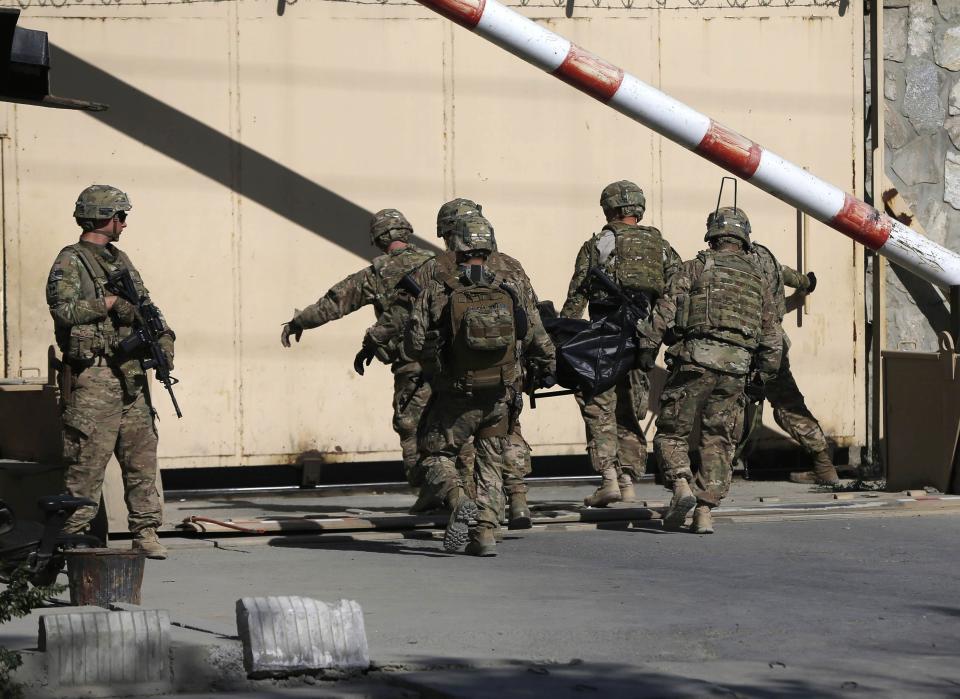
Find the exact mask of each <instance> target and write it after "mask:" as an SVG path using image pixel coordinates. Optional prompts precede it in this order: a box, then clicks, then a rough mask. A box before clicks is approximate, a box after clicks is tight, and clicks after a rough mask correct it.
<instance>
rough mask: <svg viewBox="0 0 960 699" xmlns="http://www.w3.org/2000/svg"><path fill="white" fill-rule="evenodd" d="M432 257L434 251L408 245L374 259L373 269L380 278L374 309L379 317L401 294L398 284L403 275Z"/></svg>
mask: <svg viewBox="0 0 960 699" xmlns="http://www.w3.org/2000/svg"><path fill="white" fill-rule="evenodd" d="M431 257H433V253H432V252H427V251H425V250H420V249H419V248H416V247H414V246H413V245H408V246H407V247H405V248H404V249H403V250H401V251H400V252H399V253H397V254H395V255H391V254H389V253H387V254H386V255H380V256H378V257H376V258H375V259H374V260H373V271H374V272H375V273H376V275H377V278H378V279H379V280H380V285H379V288H378V289H377V298H376V299H375V300H374V310H375V311H376V314H377V317H379V316H380V314H381V313H383V311H384V310H385V309H387V308H389V307H390V306H392V305H393V304H394V302H395V301H396V299H397V297H398V295H399V292H398V291H397V284H398V283H400V280H401V279H403V276H404V275H405V274H409V273H410V272H412V271H413V270H415V269H417V268H418V267H420V265H422V264H423V263H424V262H426V261H427V260H429V259H430V258H431Z"/></svg>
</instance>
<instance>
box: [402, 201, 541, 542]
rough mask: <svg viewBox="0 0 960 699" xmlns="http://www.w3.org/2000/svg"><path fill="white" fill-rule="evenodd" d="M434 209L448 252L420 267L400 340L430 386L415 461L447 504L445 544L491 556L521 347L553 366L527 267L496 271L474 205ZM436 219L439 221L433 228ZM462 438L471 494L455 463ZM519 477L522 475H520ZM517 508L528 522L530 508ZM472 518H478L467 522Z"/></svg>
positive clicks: (485, 224) (498, 265)
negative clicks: (448, 214)
mask: <svg viewBox="0 0 960 699" xmlns="http://www.w3.org/2000/svg"><path fill="white" fill-rule="evenodd" d="M454 206H455V205H454V204H453V203H451V207H450V208H454ZM443 214H444V210H443V209H441V216H440V217H438V230H443V231H446V235H445V236H444V237H445V240H446V242H447V247H448V252H446V253H443V254H441V255H438V256H437V257H436V258H435V259H434V261H433V262H432V263H431V265H430V269H427V268H424V269H423V270H421V272H420V279H421V281H422V285H421V286H422V293H421V294H420V295H419V296H418V297H417V300H416V303H415V304H414V308H413V311H412V312H411V316H410V322H409V324H408V326H407V330H406V337H405V343H404V347H405V349H406V351H407V353H408V354H409V355H410V356H411V357H416V358H418V359H419V360H420V361H421V363H422V364H423V366H424V370H425V371H426V372H427V374H428V375H429V376H430V384H431V387H432V390H433V392H434V399H433V401H432V402H431V404H430V407H429V409H428V411H427V413H426V415H424V417H423V424H422V425H421V428H420V435H421V436H420V443H419V448H420V454H421V461H420V468H421V470H422V472H423V479H424V493H425V495H427V496H432V497H433V498H434V499H435V500H436V501H439V502H441V503H443V504H444V505H445V506H446V507H448V508H449V509H450V512H451V514H450V520H449V522H448V524H447V529H446V531H445V532H444V544H443V545H444V548H445V549H446V550H448V551H457V550H459V549H460V548H461V547H463V546H464V544H467V553H469V554H472V555H477V556H491V555H495V553H496V551H495V547H496V544H495V541H496V533H497V531H498V530H499V528H500V513H501V512H502V510H503V478H504V473H505V471H509V470H510V469H511V466H510V461H511V459H514V458H515V456H512V455H513V454H516V450H515V449H514V448H512V446H511V442H512V439H513V438H512V437H511V434H512V433H513V434H515V435H516V436H518V437H519V433H518V432H516V431H515V430H514V423H515V422H516V419H517V417H518V414H519V410H518V404H522V403H520V391H519V389H518V386H519V383H520V360H521V357H525V358H526V360H527V361H529V362H530V363H531V364H534V365H536V366H537V369H538V373H539V374H540V375H542V376H544V377H549V376H552V375H553V374H554V372H555V370H556V366H555V360H554V352H553V345H552V344H551V343H550V339H549V338H548V336H547V334H546V332H545V331H544V329H543V325H542V323H541V322H540V315H539V313H538V312H537V308H536V305H535V304H534V303H533V302H532V301H531V300H532V299H534V298H536V297H535V294H534V292H533V289H532V288H531V287H530V284H529V281H528V279H527V277H526V274H525V273H524V274H522V275H517V274H510V273H507V272H504V271H502V270H504V269H505V263H504V262H503V261H502V260H501V259H498V258H500V257H501V253H499V252H497V251H496V240H495V238H494V232H493V226H492V225H491V224H490V222H489V221H488V220H487V219H486V218H485V217H484V216H483V215H482V214H481V213H480V212H479V207H477V210H476V211H475V212H474V213H469V212H461V215H460V216H459V218H457V219H456V221H455V222H449V221H448V222H446V223H444V222H443V221H442V219H443ZM441 224H442V225H444V226H447V227H446V228H443V229H440V228H439V226H440V225H441ZM517 267H519V263H517ZM498 270H500V271H498ZM521 272H522V268H521ZM546 381H547V383H549V378H547V379H546ZM471 439H473V444H474V450H475V452H476V457H475V459H476V461H475V468H474V484H475V488H476V498H475V499H474V498H472V497H471V496H470V493H469V492H468V490H467V488H465V487H464V486H465V484H464V483H463V482H462V477H461V476H460V475H459V474H458V473H457V468H456V464H455V459H456V457H457V455H458V454H460V453H461V449H462V448H463V446H464V445H465V444H466V443H467V442H468V441H469V440H471ZM519 439H520V440H522V437H519ZM524 445H526V442H524ZM527 453H529V447H527ZM519 480H520V482H521V485H522V476H521V477H520V479H519ZM524 490H525V487H524ZM511 504H513V497H512V496H511ZM523 504H524V507H526V501H525V499H524V501H523ZM511 510H513V508H511ZM513 514H514V513H513V511H511V517H513ZM526 517H527V520H528V522H529V513H527V516H526ZM471 519H476V520H477V526H476V527H474V528H473V529H472V530H471V529H468V522H469V521H470V520H471ZM527 526H529V523H527ZM468 539H469V543H468Z"/></svg>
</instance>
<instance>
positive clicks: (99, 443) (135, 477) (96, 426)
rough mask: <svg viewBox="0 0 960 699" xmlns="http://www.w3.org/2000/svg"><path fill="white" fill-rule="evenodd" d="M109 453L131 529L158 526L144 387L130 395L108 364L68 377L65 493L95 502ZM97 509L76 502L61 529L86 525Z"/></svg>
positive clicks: (152, 430)
mask: <svg viewBox="0 0 960 699" xmlns="http://www.w3.org/2000/svg"><path fill="white" fill-rule="evenodd" d="M111 454H116V457H117V461H119V462H120V469H121V471H122V475H123V492H124V499H125V500H126V503H127V511H128V518H127V521H128V524H129V526H130V531H131V532H138V531H140V530H141V529H147V528H153V529H155V528H157V527H159V526H160V525H161V524H162V523H163V518H162V515H161V512H160V496H159V494H158V492H157V431H156V426H155V424H154V420H153V413H152V411H151V409H150V404H149V402H148V401H147V397H146V394H145V391H144V390H140V391H138V392H137V395H136V396H130V395H129V394H127V393H126V392H125V391H124V390H123V384H122V383H121V380H120V378H119V377H118V376H117V375H116V374H114V372H113V370H112V369H111V368H110V367H107V366H94V367H89V368H87V369H84V370H83V371H82V372H80V373H79V374H76V375H74V376H73V377H72V380H71V388H70V393H69V397H68V398H67V401H66V403H65V405H64V406H63V459H64V463H65V465H66V467H67V470H66V475H65V481H66V488H67V492H68V493H70V495H73V496H75V497H84V498H90V499H91V500H93V501H94V502H97V503H99V502H100V493H101V491H102V489H103V478H104V474H105V473H106V470H107V464H108V463H109V461H110V455H111ZM96 514H97V507H96V506H94V507H81V508H80V509H79V510H77V511H76V512H75V513H74V514H73V516H72V517H70V519H69V520H67V523H66V525H65V526H64V531H65V532H68V533H77V532H81V531H83V530H85V529H86V528H87V527H88V525H89V524H90V522H91V520H93V518H94V517H95V516H96Z"/></svg>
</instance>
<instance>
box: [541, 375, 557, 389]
mask: <svg viewBox="0 0 960 699" xmlns="http://www.w3.org/2000/svg"><path fill="white" fill-rule="evenodd" d="M556 385H557V377H556V376H554V375H553V374H552V373H551V372H549V371H548V372H547V373H546V374H541V375H540V376H538V377H537V388H553V387H554V386H556Z"/></svg>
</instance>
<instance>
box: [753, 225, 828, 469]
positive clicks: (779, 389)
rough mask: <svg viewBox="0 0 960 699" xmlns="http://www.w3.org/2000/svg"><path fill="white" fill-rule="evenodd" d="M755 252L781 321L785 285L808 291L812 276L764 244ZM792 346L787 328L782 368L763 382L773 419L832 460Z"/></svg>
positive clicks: (813, 452)
mask: <svg viewBox="0 0 960 699" xmlns="http://www.w3.org/2000/svg"><path fill="white" fill-rule="evenodd" d="M753 252H754V255H756V257H757V260H758V261H759V262H760V265H761V267H762V268H763V272H764V274H765V275H766V277H767V279H768V281H769V282H770V284H771V287H772V289H773V300H774V303H775V304H776V308H777V318H778V319H779V321H780V323H781V324H782V322H783V317H784V315H785V314H786V312H787V308H786V298H785V293H784V286H789V287H790V288H792V289H798V290H800V292H806V291H807V290H808V289H809V288H810V278H809V277H808V276H807V275H805V274H801V273H800V272H798V271H796V270H795V269H792V268H790V267H787V266H786V265H781V264H780V262H779V261H778V260H777V258H776V257H774V256H773V253H772V252H770V250H769V249H768V248H766V247H764V246H763V245H760V244H758V243H754V244H753ZM781 328H782V325H781ZM789 349H790V339H789V338H788V337H787V333H786V332H785V331H784V332H783V356H782V358H781V360H780V371H778V372H777V375H776V376H775V377H774V378H773V379H771V380H770V381H769V382H768V383H766V384H765V385H764V397H765V398H766V399H767V400H768V401H769V402H770V405H771V406H772V407H773V419H774V420H775V421H776V423H777V424H778V425H780V428H781V429H782V430H783V431H784V432H786V433H787V434H789V435H790V436H791V437H793V438H794V439H795V440H796V441H797V442H799V443H800V446H801V447H803V449H804V451H806V452H807V453H808V454H810V455H811V456H813V457H814V458H817V457H818V456H821V457H822V455H826V458H827V459H828V460H829V459H830V456H829V446H828V445H827V438H826V436H825V435H824V433H823V429H822V428H821V427H820V423H819V422H817V419H816V418H815V417H814V416H813V414H812V413H811V412H810V410H809V409H808V408H807V404H806V402H805V401H804V399H803V394H802V393H801V392H800V389H799V388H798V387H797V382H796V380H795V379H794V378H793V373H792V372H791V371H790V359H789V357H788V356H787V353H788V351H789Z"/></svg>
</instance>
